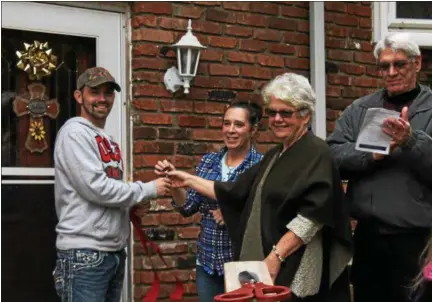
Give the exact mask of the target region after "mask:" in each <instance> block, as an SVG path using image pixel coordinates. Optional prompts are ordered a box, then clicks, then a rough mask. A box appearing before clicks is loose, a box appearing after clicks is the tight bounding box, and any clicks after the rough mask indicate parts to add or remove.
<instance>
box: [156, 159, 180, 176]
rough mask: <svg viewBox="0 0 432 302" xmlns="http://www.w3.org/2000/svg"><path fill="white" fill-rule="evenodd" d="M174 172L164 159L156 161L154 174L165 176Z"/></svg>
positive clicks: (171, 165) (173, 168)
mask: <svg viewBox="0 0 432 302" xmlns="http://www.w3.org/2000/svg"><path fill="white" fill-rule="evenodd" d="M169 171H175V167H174V165H173V164H171V163H170V162H169V161H167V160H166V159H165V160H164V161H158V162H157V164H156V165H155V171H154V172H155V173H156V175H158V176H166V175H167V172H169Z"/></svg>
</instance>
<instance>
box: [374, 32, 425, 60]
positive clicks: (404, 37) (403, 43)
mask: <svg viewBox="0 0 432 302" xmlns="http://www.w3.org/2000/svg"><path fill="white" fill-rule="evenodd" d="M385 48H391V49H392V50H393V52H396V51H403V52H404V53H406V55H407V56H408V57H417V56H419V55H420V54H421V53H420V48H419V46H418V44H417V43H416V42H414V40H413V39H412V37H411V35H410V34H409V33H397V34H393V35H390V36H387V37H386V38H384V39H382V40H380V41H379V42H378V43H377V45H376V46H375V49H374V52H373V54H374V56H375V59H377V60H378V59H379V56H380V54H381V51H383V50H384V49H385Z"/></svg>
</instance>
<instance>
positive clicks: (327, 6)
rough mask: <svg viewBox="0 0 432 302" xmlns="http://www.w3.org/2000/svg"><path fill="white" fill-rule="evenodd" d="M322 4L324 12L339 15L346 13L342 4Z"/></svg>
mask: <svg viewBox="0 0 432 302" xmlns="http://www.w3.org/2000/svg"><path fill="white" fill-rule="evenodd" d="M324 3H325V4H324V5H325V9H326V11H334V12H341V13H345V12H346V11H347V7H346V4H345V3H343V2H336V1H328V2H327V1H326V2H324Z"/></svg>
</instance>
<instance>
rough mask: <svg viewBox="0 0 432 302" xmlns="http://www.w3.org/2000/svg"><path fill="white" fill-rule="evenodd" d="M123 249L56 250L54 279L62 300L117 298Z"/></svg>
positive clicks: (103, 301) (114, 300) (116, 300)
mask: <svg viewBox="0 0 432 302" xmlns="http://www.w3.org/2000/svg"><path fill="white" fill-rule="evenodd" d="M125 260H126V252H125V251H124V250H122V251H119V252H101V251H96V250H88V249H76V250H75V249H74V250H57V262H56V268H55V270H54V283H55V287H56V291H57V294H58V295H59V297H60V299H61V301H62V302H119V301H120V296H121V291H122V287H123V279H124V274H125Z"/></svg>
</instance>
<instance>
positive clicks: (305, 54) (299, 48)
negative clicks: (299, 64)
mask: <svg viewBox="0 0 432 302" xmlns="http://www.w3.org/2000/svg"><path fill="white" fill-rule="evenodd" d="M295 54H296V56H297V57H299V58H309V56H310V49H309V47H308V46H303V45H296V46H295Z"/></svg>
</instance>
